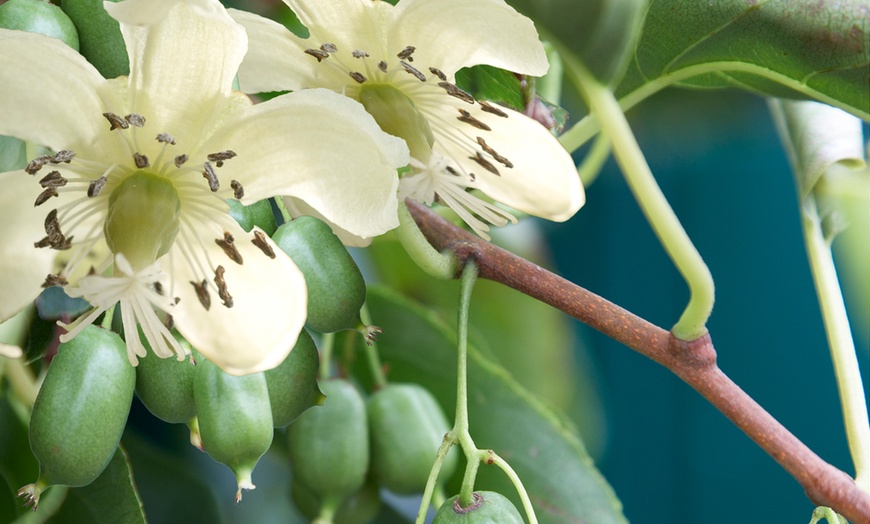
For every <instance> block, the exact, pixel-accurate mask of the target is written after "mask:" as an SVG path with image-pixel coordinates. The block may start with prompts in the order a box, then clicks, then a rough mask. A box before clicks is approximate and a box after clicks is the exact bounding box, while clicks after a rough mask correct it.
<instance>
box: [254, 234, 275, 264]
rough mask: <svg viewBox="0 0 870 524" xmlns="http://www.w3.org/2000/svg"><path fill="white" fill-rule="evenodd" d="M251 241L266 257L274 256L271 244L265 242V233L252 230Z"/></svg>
mask: <svg viewBox="0 0 870 524" xmlns="http://www.w3.org/2000/svg"><path fill="white" fill-rule="evenodd" d="M251 243H252V244H254V245H255V246H257V247H258V248H260V251H262V252H263V254H264V255H266V256H267V257H269V258H275V251H274V250H273V249H272V246H270V245H269V243H268V242H266V235H264V234H263V232H262V231H254V238H253V239H251Z"/></svg>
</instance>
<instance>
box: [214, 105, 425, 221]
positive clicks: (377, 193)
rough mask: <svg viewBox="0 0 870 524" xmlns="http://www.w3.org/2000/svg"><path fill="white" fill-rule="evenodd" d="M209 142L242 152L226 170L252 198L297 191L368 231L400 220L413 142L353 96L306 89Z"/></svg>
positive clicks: (251, 112) (243, 117)
mask: <svg viewBox="0 0 870 524" xmlns="http://www.w3.org/2000/svg"><path fill="white" fill-rule="evenodd" d="M207 147H208V148H209V149H210V150H215V151H218V150H223V149H231V150H233V151H235V152H236V153H237V154H238V156H236V157H235V158H233V159H232V160H230V161H228V162H227V163H226V164H225V165H224V166H223V167H222V168H220V172H219V175H220V177H221V179H222V180H223V181H224V182H223V183H227V184H228V183H229V181H230V180H232V179H235V180H238V181H239V182H241V183H242V186H243V187H244V192H245V196H244V198H242V203H244V204H249V203H253V202H256V201H258V200H261V199H263V198H267V197H270V196H274V195H287V196H292V197H295V198H298V199H301V200H304V201H305V202H306V203H307V204H308V205H309V206H311V207H312V208H314V209H316V210H317V211H318V212H319V213H321V214H322V215H323V217H324V218H325V219H326V220H328V221H329V222H331V223H334V224H336V225H338V226H339V227H341V228H342V229H345V230H347V231H350V232H352V233H354V234H356V235H359V236H361V237H372V236H376V235H380V234H382V233H384V232H385V231H387V230H389V229H392V228H394V227H396V226H397V225H398V218H397V212H396V210H397V206H398V201H397V198H396V188H397V187H398V177H397V175H396V169H397V168H399V167H401V166H404V165H406V164H407V163H408V161H409V157H408V148H407V146H406V145H405V142H404V141H402V140H400V139H398V138H395V137H393V136H390V135H388V134H386V133H384V132H383V131H381V129H380V128H379V127H378V125H377V123H376V122H375V120H374V119H373V118H372V117H371V115H369V114H368V113H366V112H365V110H364V109H363V107H362V105H360V104H359V103H357V102H355V101H354V100H351V99H349V98H347V97H344V96H341V95H338V94H336V93H333V92H331V91H328V90H325V89H306V90H303V91H297V92H294V93H289V94H287V95H283V96H280V97H277V98H274V99H272V100H269V101H267V102H264V103H262V104H257V105H255V106H252V107H249V108H247V109H246V110H245V111H240V112H239V114H238V115H237V116H236V118H233V119H231V120H228V121H227V122H226V125H225V126H224V127H223V129H222V130H221V132H219V133H216V134H215V135H213V136H212V138H211V141H210V142H209V144H207Z"/></svg>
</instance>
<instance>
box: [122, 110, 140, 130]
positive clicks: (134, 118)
mask: <svg viewBox="0 0 870 524" xmlns="http://www.w3.org/2000/svg"><path fill="white" fill-rule="evenodd" d="M124 120H126V121H127V122H128V123H129V124H130V125H131V126H133V127H144V126H145V117H144V116H142V115H140V114H138V113H130V114H129V115H127V116H125V117H124Z"/></svg>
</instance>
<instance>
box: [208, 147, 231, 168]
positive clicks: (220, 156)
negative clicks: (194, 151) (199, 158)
mask: <svg viewBox="0 0 870 524" xmlns="http://www.w3.org/2000/svg"><path fill="white" fill-rule="evenodd" d="M235 156H236V152H235V151H231V150H229V149H227V150H226V151H219V152H217V153H211V154H209V155H208V156H207V158H208V160H209V162H215V163H216V164H217V166H218V167H223V166H224V161H226V160H229V159H231V158H235Z"/></svg>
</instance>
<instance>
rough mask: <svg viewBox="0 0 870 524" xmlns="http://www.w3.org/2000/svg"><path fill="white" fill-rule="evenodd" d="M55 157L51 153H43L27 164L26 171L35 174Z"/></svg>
mask: <svg viewBox="0 0 870 524" xmlns="http://www.w3.org/2000/svg"><path fill="white" fill-rule="evenodd" d="M52 158H53V157H52V156H51V155H42V156H39V157H36V158H34V159H33V160H31V161H30V163H28V164H27V167H25V168H24V171H25V172H26V173H27V174H28V175H35V174H36V173H38V172H39V170H40V169H42V167H43V166H45V164H47V163H49V162H50V161H51V159H52Z"/></svg>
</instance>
